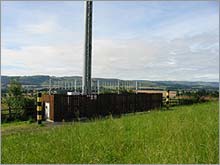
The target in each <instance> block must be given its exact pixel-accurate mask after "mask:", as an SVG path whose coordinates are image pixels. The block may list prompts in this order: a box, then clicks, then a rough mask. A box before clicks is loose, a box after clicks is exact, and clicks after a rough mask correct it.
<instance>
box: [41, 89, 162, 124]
mask: <svg viewBox="0 0 220 165" xmlns="http://www.w3.org/2000/svg"><path fill="white" fill-rule="evenodd" d="M42 100H43V110H44V112H43V114H45V116H43V117H45V118H47V119H50V120H52V121H63V120H65V121H71V120H74V119H79V118H83V117H87V118H92V117H101V116H106V115H109V114H112V115H121V114H125V113H135V112H142V111H146V110H150V109H156V108H161V106H162V93H148V94H146V93H143V94H142V93H140V94H99V95H90V96H86V95H60V94H54V95H43V96H42Z"/></svg>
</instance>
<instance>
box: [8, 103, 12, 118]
mask: <svg viewBox="0 0 220 165" xmlns="http://www.w3.org/2000/svg"><path fill="white" fill-rule="evenodd" d="M8 112H9V119H11V118H12V116H11V106H9V107H8Z"/></svg>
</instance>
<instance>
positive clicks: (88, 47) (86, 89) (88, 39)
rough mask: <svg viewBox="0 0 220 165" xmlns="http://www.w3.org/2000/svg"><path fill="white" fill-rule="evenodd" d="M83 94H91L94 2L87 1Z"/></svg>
mask: <svg viewBox="0 0 220 165" xmlns="http://www.w3.org/2000/svg"><path fill="white" fill-rule="evenodd" d="M84 49H85V50H84V51H85V52H84V73H83V84H82V85H83V88H82V94H85V95H89V94H91V63H92V1H85V48H84Z"/></svg>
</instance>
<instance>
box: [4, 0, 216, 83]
mask: <svg viewBox="0 0 220 165" xmlns="http://www.w3.org/2000/svg"><path fill="white" fill-rule="evenodd" d="M218 3H219V2H218V1H212V2H208V1H188V2H184V1H123V2H122V1H94V2H93V39H92V46H93V48H92V77H102V78H120V79H127V80H132V79H133V80H135V79H142V80H173V81H181V80H183V81H219V4H218ZM83 50H84V2H82V1H75V2H74V1H72V2H70V1H45V2H42V1H29V2H28V1H20V2H19V1H18V2H16V1H3V2H2V5H1V75H10V76H20V75H51V76H76V75H78V76H81V75H82V74H83V55H84V54H83V53H84V51H83Z"/></svg>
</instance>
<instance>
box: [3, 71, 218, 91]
mask: <svg viewBox="0 0 220 165" xmlns="http://www.w3.org/2000/svg"><path fill="white" fill-rule="evenodd" d="M12 79H16V80H17V81H19V82H20V83H21V84H22V85H36V86H39V85H48V84H49V80H50V79H51V81H52V82H57V81H74V80H77V81H81V80H82V77H81V76H70V77H55V76H44V75H37V76H1V87H2V89H5V88H6V87H7V85H8V84H9V83H10V80H12ZM93 80H94V81H96V80H99V81H100V83H101V82H108V83H115V84H117V82H118V80H119V79H114V78H112V79H106V78H93ZM120 81H125V80H120ZM128 81H129V82H133V83H135V81H138V82H139V83H140V84H141V85H142V87H148V88H160V89H168V88H169V89H174V90H175V89H215V90H218V88H219V82H201V81H198V82H190V81H149V80H128Z"/></svg>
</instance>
